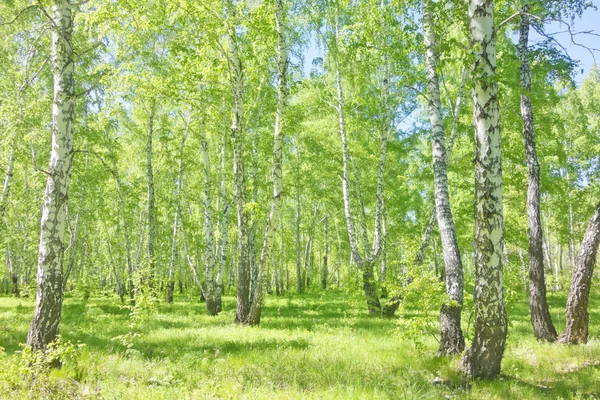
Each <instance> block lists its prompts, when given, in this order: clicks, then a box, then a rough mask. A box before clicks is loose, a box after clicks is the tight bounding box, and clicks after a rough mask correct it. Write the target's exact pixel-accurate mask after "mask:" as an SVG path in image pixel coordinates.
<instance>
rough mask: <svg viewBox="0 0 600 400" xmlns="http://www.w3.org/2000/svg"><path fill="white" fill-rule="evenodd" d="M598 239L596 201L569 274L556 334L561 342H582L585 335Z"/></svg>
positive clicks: (599, 226) (599, 210)
mask: <svg viewBox="0 0 600 400" xmlns="http://www.w3.org/2000/svg"><path fill="white" fill-rule="evenodd" d="M599 243H600V203H599V204H598V205H597V206H596V210H595V212H594V216H593V217H592V219H591V220H590V223H589V225H588V227H587V230H586V231H585V235H584V237H583V240H582V241H581V246H580V249H579V256H578V258H577V263H576V264H575V272H574V273H573V277H572V278H571V288H570V289H569V299H568V300H567V316H566V322H567V326H566V329H565V331H564V333H563V334H562V335H561V336H560V339H559V340H560V341H561V342H562V343H568V344H585V343H587V339H588V324H589V315H588V301H589V298H590V289H591V286H592V276H593V275H594V265H595V264H596V254H597V251H598V244H599Z"/></svg>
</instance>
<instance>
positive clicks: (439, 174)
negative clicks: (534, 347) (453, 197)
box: [423, 0, 465, 355]
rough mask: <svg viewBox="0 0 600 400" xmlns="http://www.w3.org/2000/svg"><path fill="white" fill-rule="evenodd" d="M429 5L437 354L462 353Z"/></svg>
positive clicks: (457, 262)
mask: <svg viewBox="0 0 600 400" xmlns="http://www.w3.org/2000/svg"><path fill="white" fill-rule="evenodd" d="M432 6H433V4H432V3H431V1H430V0H423V25H424V36H425V46H426V47H427V53H426V75H427V96H428V107H429V122H430V124H431V139H432V142H433V145H432V152H433V176H434V190H435V209H436V211H437V221H438V227H439V231H440V236H441V240H442V255H443V258H444V264H445V267H446V269H445V274H444V275H445V277H446V294H447V295H448V297H449V299H450V301H451V303H450V304H444V305H443V306H442V310H441V312H440V347H439V350H438V355H451V354H458V353H462V351H463V350H464V348H465V339H464V337H463V333H462V329H461V327H460V320H461V312H462V303H463V272H462V262H461V259H460V251H459V249H458V241H457V239H456V230H455V228H454V219H453V218H452V210H451V208H450V196H449V194H448V156H447V153H446V140H445V139H446V138H445V133H444V121H443V118H442V101H441V97H440V86H439V78H438V73H437V68H438V58H439V55H438V49H437V44H436V41H437V38H436V32H435V28H434V26H433V20H432V13H433V9H432V8H433V7H432Z"/></svg>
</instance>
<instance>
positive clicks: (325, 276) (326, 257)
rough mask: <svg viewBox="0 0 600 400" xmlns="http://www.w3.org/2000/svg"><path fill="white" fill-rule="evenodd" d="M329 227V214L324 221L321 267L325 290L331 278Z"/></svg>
mask: <svg viewBox="0 0 600 400" xmlns="http://www.w3.org/2000/svg"><path fill="white" fill-rule="evenodd" d="M327 228H328V226H327V214H325V220H324V221H323V265H322V266H321V288H322V289H323V290H325V289H327V279H328V277H329V270H328V268H329V266H328V265H327V262H328V261H329V246H328V243H327V236H328V235H327V234H328V233H329V232H328V229H327Z"/></svg>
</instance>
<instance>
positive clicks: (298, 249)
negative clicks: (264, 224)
mask: <svg viewBox="0 0 600 400" xmlns="http://www.w3.org/2000/svg"><path fill="white" fill-rule="evenodd" d="M299 162H300V161H298V163H299ZM299 169H300V168H299V167H298V173H297V175H296V224H295V228H296V232H295V234H296V235H295V237H296V290H297V292H298V293H304V281H303V280H302V256H301V253H302V250H301V246H302V245H301V243H300V182H299V180H300V172H299Z"/></svg>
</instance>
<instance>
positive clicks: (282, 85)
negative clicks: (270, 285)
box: [247, 0, 288, 325]
mask: <svg viewBox="0 0 600 400" xmlns="http://www.w3.org/2000/svg"><path fill="white" fill-rule="evenodd" d="M286 13H287V10H286V1H285V0H275V24H276V29H277V50H278V52H277V82H278V85H277V111H276V114H275V133H274V138H273V172H272V177H273V198H272V200H271V210H270V212H269V217H268V219H267V225H266V227H265V236H264V241H263V246H262V250H261V253H260V259H259V265H258V279H257V282H256V290H255V293H254V298H253V300H252V306H251V309H250V315H249V316H248V320H247V323H249V324H251V325H257V324H258V323H260V316H261V311H262V306H263V302H264V286H265V283H266V280H267V279H268V273H267V265H268V262H269V257H273V246H274V243H275V235H276V234H277V226H278V222H279V219H280V217H281V209H282V204H283V198H282V197H283V168H282V165H283V135H284V132H283V130H284V127H285V110H286V106H287V98H288V87H287V75H288V44H287V39H286V29H287V28H286Z"/></svg>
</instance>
